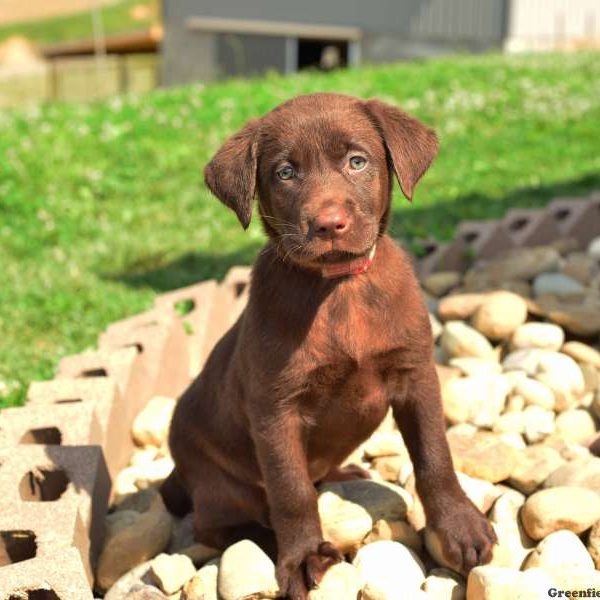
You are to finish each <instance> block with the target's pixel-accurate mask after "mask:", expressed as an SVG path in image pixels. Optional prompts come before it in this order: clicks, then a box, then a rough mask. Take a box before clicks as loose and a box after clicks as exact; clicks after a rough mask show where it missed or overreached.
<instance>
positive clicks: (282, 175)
mask: <svg viewBox="0 0 600 600" xmlns="http://www.w3.org/2000/svg"><path fill="white" fill-rule="evenodd" d="M295 174H296V173H295V171H294V167H291V166H290V165H287V166H285V167H282V168H281V169H279V171H277V177H279V179H283V181H287V180H288V179H292V177H294V175H295Z"/></svg>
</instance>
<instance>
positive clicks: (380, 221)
mask: <svg viewBox="0 0 600 600" xmlns="http://www.w3.org/2000/svg"><path fill="white" fill-rule="evenodd" d="M437 147H438V143H437V138H436V135H435V133H434V132H433V131H432V130H431V129H429V128H427V127H425V126H424V125H423V124H422V123H420V122H419V121H417V120H416V119H414V118H412V117H410V116H408V115H407V114H406V113H404V112H402V111H401V110H399V109H398V108H395V107H393V106H390V105H388V104H385V103H383V102H380V101H378V100H368V101H363V100H359V99H356V98H352V97H349V96H343V95H339V94H315V95H311V96H301V97H299V98H295V99H294V100H291V101H289V102H286V103H284V104H282V105H281V106H279V107H277V108H276V109H274V110H273V111H272V112H270V113H268V114H267V115H265V116H264V117H262V118H261V119H257V120H254V121H250V122H249V123H248V124H247V125H246V126H245V127H244V128H243V129H242V130H241V131H239V132H238V133H237V134H235V135H234V136H232V137H231V138H230V139H229V140H227V141H226V142H225V144H224V145H223V146H222V147H221V149H220V150H219V151H218V152H217V154H216V155H215V156H214V157H213V159H212V160H211V162H210V163H209V164H208V165H207V167H206V169H205V179H206V184H207V185H208V187H209V188H210V190H211V191H212V192H213V194H215V196H217V197H218V198H219V199H220V200H221V201H222V202H223V203H225V204H226V205H227V206H229V207H230V208H231V209H232V210H233V211H234V212H235V213H236V215H237V216H238V219H239V220H240V222H241V224H242V225H243V226H244V228H246V227H248V224H249V223H250V217H251V213H252V202H253V198H254V196H255V195H256V194H258V198H259V212H260V215H261V218H262V220H263V225H264V227H265V230H266V232H267V234H268V235H269V237H271V238H272V239H273V240H274V241H275V242H276V244H275V246H276V248H277V250H278V251H279V252H280V254H281V255H282V256H283V257H284V258H285V259H286V260H292V261H295V262H296V263H299V264H301V265H304V266H307V267H319V266H321V265H323V263H338V262H340V263H341V262H345V261H349V260H352V259H355V258H357V257H359V256H364V255H367V254H369V252H370V251H371V249H372V248H373V246H374V244H375V242H376V240H377V236H378V235H380V234H381V233H382V232H383V231H384V230H385V227H386V224H387V219H388V213H389V210H390V198H391V188H392V175H395V176H396V178H397V179H398V182H399V183H400V187H401V189H402V192H403V193H404V195H405V196H406V197H407V198H408V199H409V200H410V199H412V195H413V190H414V187H415V185H416V184H417V182H418V181H419V179H420V178H421V176H422V175H423V173H425V171H426V170H427V168H428V167H429V165H430V164H431V161H432V160H433V158H434V157H435V155H436V153H437Z"/></svg>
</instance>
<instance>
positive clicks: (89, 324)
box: [0, 54, 600, 404]
mask: <svg viewBox="0 0 600 600" xmlns="http://www.w3.org/2000/svg"><path fill="white" fill-rule="evenodd" d="M599 58H600V57H599V55H598V54H574V55H548V56H529V57H527V56H512V57H511V56H507V57H504V56H496V55H490V56H479V57H470V56H466V57H452V58H443V59H437V60H432V61H429V62H424V63H410V64H396V65H389V66H381V67H364V68H362V69H360V70H355V71H352V70H349V71H343V72H342V71H341V72H336V73H333V74H329V75H323V74H318V73H304V74H301V75H298V76H294V77H289V78H284V77H279V76H275V75H272V76H269V77H266V78H263V79H259V80H234V81H229V82H225V83H219V84H214V85H210V86H206V87H202V86H191V87H185V88H180V89H173V90H168V91H157V92H155V93H152V94H149V95H147V96H143V97H127V98H117V99H113V100H110V101H106V102H102V103H98V104H92V105H54V106H48V107H43V108H37V109H29V110H26V109H23V110H20V111H16V112H6V113H0V272H1V277H0V380H4V381H5V382H7V386H8V388H9V389H10V391H6V390H5V392H4V395H5V398H4V400H3V402H4V403H5V404H15V403H20V402H21V401H22V399H23V394H24V390H25V389H26V386H27V384H28V382H29V381H31V380H33V379H39V378H49V377H52V375H53V369H54V367H55V365H56V363H57V360H58V359H59V358H60V357H61V356H63V355H66V354H70V353H75V352H79V351H82V350H83V349H85V348H86V347H92V346H93V345H94V343H95V339H96V336H97V335H98V333H99V332H100V331H101V330H102V329H103V328H104V327H105V326H106V325H107V324H108V323H109V322H111V321H113V320H116V319H119V318H122V317H125V316H126V315H129V314H133V313H136V312H138V311H141V310H144V309H147V308H148V307H150V306H151V305H152V302H153V298H154V296H155V295H156V294H157V293H160V292H162V291H165V290H168V289H173V288H176V287H179V286H183V285H187V284H190V283H192V282H194V281H197V280H201V279H203V278H207V277H221V276H222V275H223V274H224V273H225V272H226V270H227V268H228V267H229V266H230V265H233V264H236V263H238V264H239V263H249V262H251V261H252V259H253V257H254V255H255V253H256V251H257V250H258V249H259V247H260V245H261V243H262V241H263V235H262V233H261V231H260V227H259V225H258V224H257V223H256V222H254V223H253V225H252V226H251V228H250V230H249V231H248V232H244V231H242V229H241V228H240V227H239V225H238V223H237V221H236V218H235V216H234V215H233V214H232V213H230V212H229V211H228V210H227V209H226V208H225V207H223V206H222V205H221V204H220V203H219V202H218V201H217V200H215V199H214V198H213V197H211V196H210V195H209V193H208V192H207V190H206V188H205V187H204V186H203V183H202V175H201V169H202V167H203V165H204V164H205V163H206V161H207V160H208V159H209V157H210V156H211V155H212V153H213V152H214V151H215V150H216V149H217V148H218V146H219V145H220V144H221V142H223V140H224V139H225V138H226V137H227V136H228V135H229V134H231V133H233V132H234V131H235V130H236V129H238V128H239V127H240V126H241V125H242V124H243V123H244V122H245V121H246V120H247V119H248V118H250V117H253V116H256V115H260V114H262V113H264V112H265V111H268V110H269V109H270V108H272V107H273V106H275V105H276V104H278V103H279V102H281V101H282V100H285V99H286V98H289V97H291V96H294V95H296V94H300V93H306V92H314V91H325V90H330V91H340V92H347V93H352V94H356V95H359V96H363V97H370V96H378V97H380V98H382V99H384V100H389V101H393V102H397V103H399V104H400V105H402V106H404V107H405V108H406V109H407V110H409V111H410V112H411V113H413V114H415V115H417V116H418V117H420V118H421V119H423V120H424V121H425V122H427V123H429V124H431V125H433V126H434V127H435V128H436V129H437V130H438V132H439V135H440V138H441V152H440V155H439V157H438V159H437V160H436V162H435V163H434V166H433V168H432V169H431V170H430V171H429V173H428V174H427V175H426V177H425V178H424V180H423V181H422V183H421V184H420V185H419V186H418V188H417V191H416V194H415V198H414V203H413V205H409V203H408V202H406V201H404V200H403V199H402V198H401V197H400V195H399V193H398V192H397V191H396V195H395V199H394V212H393V221H392V230H393V233H394V235H396V236H398V237H402V238H404V239H406V240H412V239H415V238H418V237H421V236H426V235H430V234H433V235H436V236H438V237H440V238H449V237H450V236H451V235H452V233H453V229H454V227H455V225H456V223H457V222H458V221H460V220H461V219H467V218H492V217H498V216H500V215H502V214H503V213H504V212H505V211H506V209H507V208H510V207H512V206H536V205H541V204H544V203H545V202H547V201H548V200H549V199H550V198H552V197H554V196H557V195H564V194H583V193H586V192H589V191H590V190H591V189H594V188H595V189H600V174H599V173H600V153H599V152H598V140H599V139H600V60H599Z"/></svg>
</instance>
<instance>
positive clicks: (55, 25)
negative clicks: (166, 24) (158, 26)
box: [0, 0, 157, 45]
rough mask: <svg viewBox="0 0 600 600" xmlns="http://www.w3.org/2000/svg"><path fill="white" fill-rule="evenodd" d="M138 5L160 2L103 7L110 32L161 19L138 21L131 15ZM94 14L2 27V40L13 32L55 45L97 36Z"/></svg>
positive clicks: (132, 0)
mask: <svg viewBox="0 0 600 600" xmlns="http://www.w3.org/2000/svg"><path fill="white" fill-rule="evenodd" d="M138 4H152V5H153V6H156V5H157V0H150V1H149V2H147V1H146V0H120V1H119V2H118V3H115V4H109V5H107V6H104V7H103V8H102V22H103V25H104V30H105V33H106V34H107V35H110V34H113V33H123V32H130V31H137V30H140V29H148V27H150V26H151V25H154V24H155V23H156V22H157V20H156V19H155V18H149V19H147V20H135V19H133V17H132V16H131V14H130V11H131V9H132V8H133V7H134V6H136V5H138ZM93 34H94V32H93V28H92V17H91V15H90V12H89V11H85V12H81V13H75V14H72V15H65V16H61V17H50V18H46V19H40V20H39V21H24V22H22V23H10V24H6V25H1V26H0V43H2V41H4V40H5V39H6V38H9V37H11V36H13V35H22V36H25V37H27V38H28V39H30V40H31V41H33V42H36V43H38V44H41V45H44V44H55V43H59V42H71V41H78V40H84V39H89V38H91V37H92V36H93Z"/></svg>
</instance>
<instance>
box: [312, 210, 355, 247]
mask: <svg viewBox="0 0 600 600" xmlns="http://www.w3.org/2000/svg"><path fill="white" fill-rule="evenodd" d="M311 224H312V230H313V232H314V234H315V235H316V236H318V237H322V238H330V239H334V238H338V237H341V236H343V235H344V234H345V233H346V232H347V231H348V229H349V228H350V216H349V215H348V212H347V211H346V209H345V208H344V207H343V206H328V207H326V208H323V209H321V211H320V212H319V213H318V214H317V216H316V217H315V218H314V219H313V220H312V223H311Z"/></svg>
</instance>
